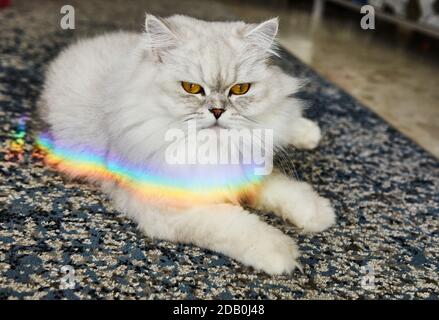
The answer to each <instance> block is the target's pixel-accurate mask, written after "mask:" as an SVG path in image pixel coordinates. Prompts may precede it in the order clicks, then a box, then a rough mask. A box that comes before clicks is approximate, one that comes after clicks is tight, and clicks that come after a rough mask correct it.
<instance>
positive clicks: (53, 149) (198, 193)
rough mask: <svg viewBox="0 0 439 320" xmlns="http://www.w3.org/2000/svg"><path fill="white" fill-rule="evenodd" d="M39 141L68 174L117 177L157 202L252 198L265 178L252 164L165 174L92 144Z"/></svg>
mask: <svg viewBox="0 0 439 320" xmlns="http://www.w3.org/2000/svg"><path fill="white" fill-rule="evenodd" d="M37 144H38V147H39V148H40V149H42V150H43V151H44V152H46V153H47V155H46V162H47V163H48V164H49V165H56V167H57V168H58V169H59V170H61V171H63V172H65V173H67V174H68V175H70V176H73V177H84V178H88V179H91V180H93V181H114V182H117V183H118V184H119V185H121V186H123V187H124V188H126V189H128V190H129V191H130V192H132V193H133V194H134V195H136V196H137V197H139V198H140V199H142V200H145V201H148V202H152V203H154V204H158V205H168V206H169V205H171V206H175V207H187V206H192V205H194V204H197V205H199V204H212V203H220V202H232V203H239V202H240V201H242V200H245V201H251V199H252V198H253V197H254V195H255V192H256V190H257V188H258V186H259V184H260V181H261V178H262V177H261V176H258V175H255V174H254V167H253V166H251V165H248V166H238V165H235V166H233V167H232V166H222V167H221V166H215V167H214V169H215V170H212V167H205V168H204V170H199V171H196V170H195V171H194V170H187V169H188V168H184V169H183V168H180V169H181V170H179V171H178V170H177V171H175V170H169V171H168V172H167V173H166V174H165V173H163V172H159V171H158V170H153V169H152V168H149V169H148V168H146V167H145V166H142V167H139V166H134V165H131V164H129V163H127V162H122V161H121V160H120V159H118V158H117V157H111V158H110V159H105V158H104V157H102V156H99V152H97V151H96V150H91V149H90V148H81V149H80V150H75V149H74V148H70V147H60V146H59V144H60V143H59V142H58V141H57V143H56V145H55V143H54V141H53V139H52V138H51V136H50V135H48V134H41V135H40V136H39V138H38V140H37ZM198 167H199V166H198ZM198 167H197V168H198ZM188 171H189V172H188Z"/></svg>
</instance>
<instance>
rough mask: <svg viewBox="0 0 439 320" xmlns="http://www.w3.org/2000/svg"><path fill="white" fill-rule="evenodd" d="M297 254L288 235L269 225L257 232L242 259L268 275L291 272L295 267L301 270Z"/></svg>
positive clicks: (293, 243) (295, 247)
mask: <svg viewBox="0 0 439 320" xmlns="http://www.w3.org/2000/svg"><path fill="white" fill-rule="evenodd" d="M299 255H300V252H299V249H298V248H297V245H296V243H295V242H294V241H293V240H292V239H291V238H290V237H288V236H286V235H285V234H283V233H282V232H281V231H280V230H277V229H275V228H272V227H270V230H266V231H265V232H263V233H261V234H258V239H257V240H256V241H255V242H254V243H253V244H251V246H250V248H249V249H248V250H247V251H246V252H245V254H244V256H243V259H242V261H243V262H244V263H245V264H246V265H249V266H252V267H253V268H255V269H256V270H262V271H264V272H266V273H268V274H270V275H280V274H291V272H293V271H294V270H295V269H296V268H298V269H299V270H302V267H301V265H300V263H299V262H298V260H297V259H298V258H299Z"/></svg>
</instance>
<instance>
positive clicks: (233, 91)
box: [230, 83, 250, 96]
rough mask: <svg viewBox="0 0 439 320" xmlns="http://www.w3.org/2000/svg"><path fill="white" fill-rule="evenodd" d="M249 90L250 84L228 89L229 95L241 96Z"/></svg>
mask: <svg viewBox="0 0 439 320" xmlns="http://www.w3.org/2000/svg"><path fill="white" fill-rule="evenodd" d="M249 89H250V83H238V84H235V85H234V86H233V87H231V88H230V94H236V95H238V96H239V95H241V94H245V93H247V91H248V90H249Z"/></svg>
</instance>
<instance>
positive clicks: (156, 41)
mask: <svg viewBox="0 0 439 320" xmlns="http://www.w3.org/2000/svg"><path fill="white" fill-rule="evenodd" d="M145 38H146V39H145V44H146V47H147V48H148V49H150V50H151V51H152V53H153V54H154V56H155V57H156V59H158V61H159V62H160V61H161V56H162V54H163V53H164V52H165V51H167V50H169V49H171V48H173V47H175V45H176V43H177V37H176V36H175V34H174V33H173V32H172V30H171V28H170V26H169V25H168V23H167V22H166V21H165V20H163V19H160V18H158V17H156V16H154V15H152V14H146V18H145Z"/></svg>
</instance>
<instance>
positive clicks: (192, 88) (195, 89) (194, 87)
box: [181, 81, 204, 94]
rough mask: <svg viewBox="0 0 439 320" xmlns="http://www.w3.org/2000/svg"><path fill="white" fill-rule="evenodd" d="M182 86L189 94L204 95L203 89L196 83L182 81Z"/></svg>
mask: <svg viewBox="0 0 439 320" xmlns="http://www.w3.org/2000/svg"><path fill="white" fill-rule="evenodd" d="M181 86H182V87H183V89H184V90H185V91H186V92H187V93H192V94H197V93H203V92H204V90H203V87H202V86H200V85H199V84H196V83H191V82H186V81H182V82H181Z"/></svg>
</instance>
